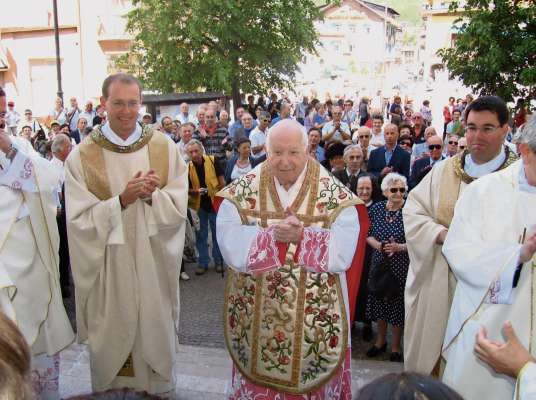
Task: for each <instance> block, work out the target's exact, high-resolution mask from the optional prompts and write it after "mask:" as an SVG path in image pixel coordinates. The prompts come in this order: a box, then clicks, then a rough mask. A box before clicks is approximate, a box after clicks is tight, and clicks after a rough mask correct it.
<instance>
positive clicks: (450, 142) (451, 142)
mask: <svg viewBox="0 0 536 400" xmlns="http://www.w3.org/2000/svg"><path fill="white" fill-rule="evenodd" d="M449 144H455V145H456V146H457V145H458V142H454V141H452V140H450V141H449Z"/></svg>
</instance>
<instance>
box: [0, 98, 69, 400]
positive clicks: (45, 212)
mask: <svg viewBox="0 0 536 400" xmlns="http://www.w3.org/2000/svg"><path fill="white" fill-rule="evenodd" d="M5 112H6V98H5V93H4V91H3V90H2V89H1V88H0V238H2V239H0V240H1V242H0V282H1V284H0V311H2V312H3V313H4V314H6V315H7V316H8V317H9V318H11V319H12V320H13V321H14V322H15V323H16V324H17V326H18V327H19V329H20V330H21V332H22V334H23V335H24V338H25V339H26V342H27V343H28V345H29V346H30V349H31V354H32V373H31V376H32V381H33V382H32V384H33V387H34V388H36V389H37V390H36V391H37V393H35V395H36V396H37V397H39V398H44V399H57V398H59V393H58V388H59V373H60V368H59V367H60V366H59V364H60V358H59V352H60V351H61V350H63V349H64V348H66V347H67V346H68V345H69V344H71V342H72V341H73V340H74V333H73V330H72V328H71V324H70V322H69V319H68V317H67V313H66V312H65V308H64V307H63V303H62V298H61V290H60V286H59V276H58V275H59V274H58V248H59V236H58V227H57V225H56V205H57V203H56V199H55V198H56V194H57V186H58V182H59V173H58V171H57V170H56V169H55V168H54V167H53V166H51V164H50V162H49V161H47V160H45V159H43V158H41V157H40V156H39V155H38V154H36V153H35V152H34V150H33V149H32V147H31V145H30V143H29V142H28V141H26V140H24V139H22V138H17V137H13V136H11V135H8V134H7V133H6V132H5V131H4V128H5V121H4V115H5Z"/></svg>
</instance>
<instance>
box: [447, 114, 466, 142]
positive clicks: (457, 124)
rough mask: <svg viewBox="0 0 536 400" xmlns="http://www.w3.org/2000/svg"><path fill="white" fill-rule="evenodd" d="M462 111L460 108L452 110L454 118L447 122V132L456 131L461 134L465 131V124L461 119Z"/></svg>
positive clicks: (455, 132)
mask: <svg viewBox="0 0 536 400" xmlns="http://www.w3.org/2000/svg"><path fill="white" fill-rule="evenodd" d="M461 115H462V112H461V111H460V110H458V109H454V111H452V120H451V121H450V122H449V123H448V124H447V134H451V133H454V134H456V135H458V136H460V135H461V134H462V133H463V124H462V122H461V121H460V118H461Z"/></svg>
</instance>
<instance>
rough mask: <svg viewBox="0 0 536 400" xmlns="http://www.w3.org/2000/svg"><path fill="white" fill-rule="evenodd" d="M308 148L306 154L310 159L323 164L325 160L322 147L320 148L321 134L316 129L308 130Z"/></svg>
mask: <svg viewBox="0 0 536 400" xmlns="http://www.w3.org/2000/svg"><path fill="white" fill-rule="evenodd" d="M308 138H309V146H308V153H309V155H310V156H311V157H313V158H314V159H316V160H317V161H318V162H319V163H323V162H324V161H325V160H326V152H325V150H324V148H323V147H322V146H320V139H321V133H320V130H319V129H317V128H311V129H309V135H308Z"/></svg>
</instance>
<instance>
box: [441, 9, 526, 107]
mask: <svg viewBox="0 0 536 400" xmlns="http://www.w3.org/2000/svg"><path fill="white" fill-rule="evenodd" d="M458 7H459V4H458V1H454V2H453V3H452V4H451V8H450V9H451V11H455V10H456V9H458ZM455 26H456V28H457V29H458V33H457V35H456V41H455V43H454V46H453V47H452V48H444V49H441V50H439V51H438V54H439V55H440V56H441V57H442V59H443V62H445V63H446V65H447V68H448V69H449V71H450V74H451V77H460V78H461V80H462V81H463V83H464V84H465V85H467V86H469V87H471V88H472V89H473V90H474V91H475V92H476V93H479V94H480V95H486V94H488V95H489V94H495V95H498V96H500V97H502V98H503V99H504V100H506V101H512V100H513V99H514V98H516V97H522V98H525V99H535V98H536V0H493V1H490V0H466V1H465V7H464V10H463V13H462V16H461V17H460V18H459V19H458V20H456V21H455Z"/></svg>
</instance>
